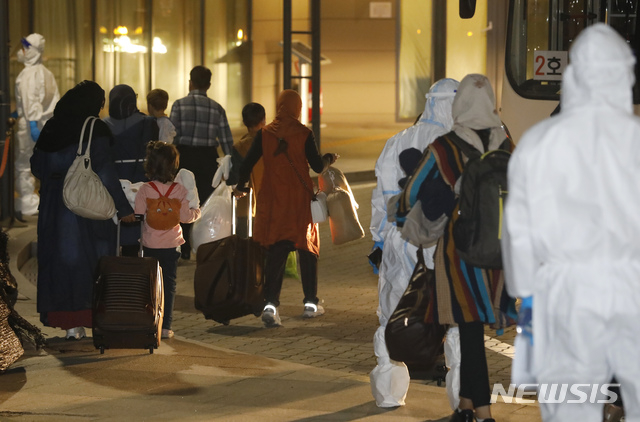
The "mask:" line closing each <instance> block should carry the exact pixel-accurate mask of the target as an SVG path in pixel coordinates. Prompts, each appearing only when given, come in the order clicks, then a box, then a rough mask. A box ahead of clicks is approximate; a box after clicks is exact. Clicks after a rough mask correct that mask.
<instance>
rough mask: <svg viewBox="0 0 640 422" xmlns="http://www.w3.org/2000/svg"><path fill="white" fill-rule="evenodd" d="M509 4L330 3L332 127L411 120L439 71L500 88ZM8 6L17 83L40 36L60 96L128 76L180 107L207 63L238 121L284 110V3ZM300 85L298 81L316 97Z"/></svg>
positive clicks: (326, 63) (324, 28) (13, 1)
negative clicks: (24, 52)
mask: <svg viewBox="0 0 640 422" xmlns="http://www.w3.org/2000/svg"><path fill="white" fill-rule="evenodd" d="M506 3H507V2H506V1H504V0H499V1H495V2H493V1H492V2H489V1H488V0H478V1H477V9H476V14H475V16H474V17H473V18H472V19H465V20H462V19H460V17H459V15H458V8H457V2H451V1H446V0H433V1H431V0H391V1H367V0H322V2H321V19H320V22H321V25H320V28H321V29H320V32H321V35H320V39H321V54H322V56H323V57H324V58H325V59H324V60H323V61H322V66H321V95H322V96H321V98H322V117H321V119H322V123H324V124H332V123H340V124H353V125H377V124H387V123H396V122H398V121H407V122H413V121H414V120H415V118H416V117H417V116H418V115H419V114H420V112H421V111H422V109H423V108H424V94H425V93H426V92H427V91H428V89H429V87H430V85H431V84H432V83H433V82H434V81H435V80H437V79H439V78H441V77H452V78H456V79H461V78H462V77H463V76H464V75H466V74H468V73H484V74H487V76H489V78H490V79H491V80H492V82H493V83H494V86H495V87H496V88H498V87H499V86H500V83H499V82H500V78H501V71H500V69H501V66H502V64H501V63H502V62H503V58H502V56H501V55H502V54H503V53H502V49H503V43H504V35H503V32H504V28H503V27H504V24H503V23H502V22H503V20H504V19H505V16H506V8H507V6H506ZM8 10H9V22H8V24H9V25H8V26H9V38H10V63H9V75H10V79H11V81H10V82H11V84H13V81H14V80H15V77H16V76H17V74H18V73H19V72H20V70H21V68H22V65H21V64H20V63H18V62H17V60H16V52H17V51H18V49H19V48H20V39H21V38H22V37H24V36H26V35H28V34H29V33H31V32H38V33H40V34H42V35H44V37H45V38H46V48H45V54H44V57H45V60H44V62H45V65H46V66H47V67H48V68H49V69H50V70H51V71H52V72H53V73H54V74H55V76H56V79H57V81H58V86H59V89H60V91H61V93H64V92H66V91H67V90H68V89H70V88H71V87H73V86H74V85H75V84H77V83H78V82H80V81H82V80H84V79H92V80H95V81H96V82H98V83H99V84H100V85H101V86H102V87H103V88H104V89H105V91H106V92H107V93H108V92H109V90H110V89H111V88H112V87H114V86H115V85H118V84H123V83H124V84H128V85H131V86H132V87H133V88H134V90H135V91H136V92H137V93H138V94H139V100H138V106H139V108H140V109H141V110H142V111H146V102H145V101H144V98H145V97H146V94H147V92H148V91H149V90H151V89H154V88H162V89H164V90H166V91H167V92H168V93H169V100H170V103H169V108H170V107H171V103H172V102H173V101H174V100H176V99H178V98H180V97H182V96H184V95H186V94H187V92H188V80H189V71H190V70H191V68H192V67H193V66H195V65H199V64H203V65H205V66H207V67H209V68H210V69H211V70H212V72H213V81H212V87H211V89H210V90H209V95H210V96H211V97H212V98H214V99H216V100H217V101H218V102H220V103H221V104H222V105H223V106H224V107H225V109H226V110H227V114H228V116H229V120H230V123H231V125H232V127H240V126H241V110H242V107H243V105H244V104H246V103H248V102H250V101H256V102H259V103H261V104H263V105H264V106H265V108H266V110H267V119H268V120H269V119H271V118H272V117H273V116H274V114H275V100H276V97H277V94H278V92H279V91H280V90H281V89H282V87H283V81H282V78H283V67H282V66H283V47H282V40H283V20H282V16H283V1H282V0H28V1H25V0H8ZM309 13H310V7H309V1H308V0H293V1H292V30H293V32H294V34H293V36H292V38H293V40H294V41H297V42H298V45H301V46H305V45H306V46H310V45H311V38H310V37H311V36H310V35H308V34H304V33H302V32H306V31H309V27H310V16H309ZM296 32H297V33H296ZM292 61H293V66H292V67H293V69H292V74H294V75H301V74H304V72H305V65H306V64H305V62H304V60H302V59H300V57H299V56H296V55H294V56H293V57H292ZM300 81H301V79H296V82H294V87H295V88H296V89H299V90H301V95H302V96H303V99H305V101H307V100H308V96H309V88H308V84H304V83H300ZM11 98H13V93H12V95H11ZM498 98H499V95H498ZM107 109H108V104H107V106H106V107H105V110H107ZM409 124H410V123H409Z"/></svg>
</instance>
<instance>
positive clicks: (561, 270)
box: [503, 24, 640, 422]
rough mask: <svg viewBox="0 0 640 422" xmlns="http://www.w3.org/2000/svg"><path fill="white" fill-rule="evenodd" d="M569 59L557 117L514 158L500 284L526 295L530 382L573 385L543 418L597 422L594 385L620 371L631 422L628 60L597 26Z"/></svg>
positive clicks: (635, 250) (634, 409)
mask: <svg viewBox="0 0 640 422" xmlns="http://www.w3.org/2000/svg"><path fill="white" fill-rule="evenodd" d="M569 57H570V64H569V66H568V67H567V68H566V70H565V72H564V75H563V80H562V94H561V98H560V104H561V106H562V109H561V111H560V113H558V114H557V115H556V116H554V117H551V118H549V119H547V120H545V121H543V122H540V123H538V124H537V125H535V126H533V127H532V128H531V129H530V130H528V131H527V132H526V133H525V134H524V135H523V137H522V140H521V141H520V143H519V144H518V148H516V150H515V153H514V154H513V156H512V158H511V160H510V162H509V173H508V177H509V197H508V199H507V204H506V210H505V229H506V233H504V237H503V254H504V265H505V270H506V280H507V288H508V291H509V293H510V294H511V295H513V296H518V297H529V296H532V297H533V308H532V313H533V319H532V327H533V360H532V372H533V374H534V376H535V377H536V381H537V382H538V383H539V384H540V385H541V386H542V385H543V384H551V383H560V384H568V385H569V387H570V388H569V390H568V391H567V394H566V397H565V400H560V401H561V402H559V403H549V402H546V403H543V401H542V400H540V410H541V415H542V418H543V419H544V420H545V421H581V422H590V421H594V422H596V421H597V422H600V421H602V417H603V416H602V415H603V412H602V409H603V403H602V402H600V403H589V401H591V397H592V386H593V384H599V385H600V387H601V388H598V390H597V391H598V392H599V393H602V392H603V391H602V390H605V391H607V387H606V386H605V387H602V384H606V383H609V382H610V381H611V379H612V376H615V377H616V379H617V380H618V382H619V383H620V389H621V391H622V396H623V398H624V407H625V414H626V420H627V421H640V359H638V351H639V350H640V323H639V321H640V284H639V282H640V242H639V241H638V239H640V218H638V209H640V184H639V183H638V169H639V168H640V119H639V118H638V117H636V116H634V115H633V101H632V91H631V88H632V86H633V84H634V79H635V78H634V63H635V59H634V55H633V54H632V51H631V49H630V48H629V45H628V44H627V43H626V42H625V40H624V39H623V38H622V37H620V36H619V35H618V34H617V33H616V32H615V31H614V30H613V29H612V28H610V27H608V26H606V25H604V24H596V25H593V26H590V27H588V28H586V29H585V30H584V31H582V33H580V35H579V36H578V37H577V39H576V40H575V41H574V43H573V45H572V48H571V50H570V52H569ZM516 353H518V351H517V350H516ZM579 384H582V386H580V385H579ZM585 384H588V385H587V386H585ZM558 388H560V387H558ZM578 389H579V390H581V391H582V393H580V391H578ZM540 390H541V387H540ZM547 391H548V390H547ZM540 394H541V393H539V399H540ZM547 394H548V393H547ZM557 396H558V393H556V397H557ZM607 396H608V395H607V394H598V397H597V399H607V398H608V397H607ZM585 397H587V398H588V400H586V401H587V402H586V403H584V401H585V400H584V399H585ZM573 399H577V400H579V402H580V403H581V404H575V402H574V403H570V402H569V403H568V401H570V400H573Z"/></svg>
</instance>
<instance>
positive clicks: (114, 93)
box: [109, 84, 138, 120]
mask: <svg viewBox="0 0 640 422" xmlns="http://www.w3.org/2000/svg"><path fill="white" fill-rule="evenodd" d="M136 100H137V98H136V93H135V91H134V90H133V88H131V87H130V86H129V85H124V84H122V85H116V86H114V87H113V89H112V90H111V92H109V116H111V117H113V118H114V119H117V120H121V119H126V118H127V117H129V116H131V115H132V114H134V113H137V112H138V107H137V106H136Z"/></svg>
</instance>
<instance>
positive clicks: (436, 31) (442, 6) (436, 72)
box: [431, 0, 447, 83]
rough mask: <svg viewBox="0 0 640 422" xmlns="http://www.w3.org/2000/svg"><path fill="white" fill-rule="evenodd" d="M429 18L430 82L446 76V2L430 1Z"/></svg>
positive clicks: (443, 0)
mask: <svg viewBox="0 0 640 422" xmlns="http://www.w3.org/2000/svg"><path fill="white" fill-rule="evenodd" d="M431 7H432V9H431V14H432V16H433V17H432V20H431V28H432V34H431V50H432V51H433V55H432V57H431V77H432V78H433V79H432V80H431V83H434V82H435V81H438V80H440V79H442V78H444V77H446V76H447V37H446V36H442V35H443V34H446V33H447V3H446V1H445V0H435V1H434V2H433V3H432V6H431Z"/></svg>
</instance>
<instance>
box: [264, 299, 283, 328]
mask: <svg viewBox="0 0 640 422" xmlns="http://www.w3.org/2000/svg"><path fill="white" fill-rule="evenodd" d="M262 322H263V323H264V326H265V327H267V328H272V327H279V326H281V325H282V322H281V321H280V315H279V314H278V308H276V307H275V306H274V305H272V304H270V303H269V304H267V305H266V306H265V307H264V309H263V310H262Z"/></svg>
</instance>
